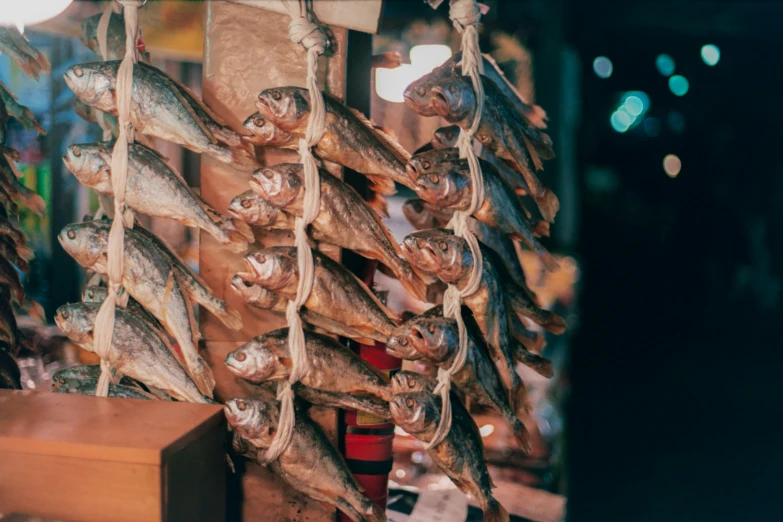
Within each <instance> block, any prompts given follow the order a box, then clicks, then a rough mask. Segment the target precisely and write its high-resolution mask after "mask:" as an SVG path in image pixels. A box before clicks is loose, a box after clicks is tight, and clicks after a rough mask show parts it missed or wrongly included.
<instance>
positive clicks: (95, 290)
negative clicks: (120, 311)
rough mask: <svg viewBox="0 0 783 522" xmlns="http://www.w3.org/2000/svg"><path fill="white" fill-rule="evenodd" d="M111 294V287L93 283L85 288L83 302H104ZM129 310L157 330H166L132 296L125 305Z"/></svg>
mask: <svg viewBox="0 0 783 522" xmlns="http://www.w3.org/2000/svg"><path fill="white" fill-rule="evenodd" d="M108 295H109V289H108V288H106V287H105V286H95V285H91V286H88V287H87V288H85V289H84V292H82V302H83V303H102V302H104V301H105V300H106V296H108ZM124 308H125V309H126V310H128V312H130V313H132V314H136V315H137V316H139V317H140V318H141V319H142V320H144V322H146V323H149V325H150V326H152V327H153V328H155V329H156V330H161V331H163V330H165V328H164V327H163V325H162V324H160V322H159V321H158V320H157V319H155V317H154V316H153V315H152V314H151V313H149V312H148V311H147V310H145V309H144V307H143V306H141V304H139V302H138V301H136V300H135V299H134V298H132V297H128V302H127V303H126V304H125V307H124Z"/></svg>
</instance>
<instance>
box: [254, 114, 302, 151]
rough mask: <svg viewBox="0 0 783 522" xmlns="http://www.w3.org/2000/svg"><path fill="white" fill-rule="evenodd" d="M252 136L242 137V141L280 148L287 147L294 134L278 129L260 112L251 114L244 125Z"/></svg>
mask: <svg viewBox="0 0 783 522" xmlns="http://www.w3.org/2000/svg"><path fill="white" fill-rule="evenodd" d="M243 125H244V127H245V128H246V129H247V130H249V131H250V132H251V133H252V136H242V141H243V142H245V143H249V144H251V145H257V146H259V147H279V146H282V145H287V144H288V143H290V142H291V140H292V139H293V134H291V133H290V132H287V131H284V130H283V129H280V128H278V127H277V126H275V124H274V123H272V120H269V119H267V118H264V117H263V116H262V115H261V113H260V112H256V113H253V114H251V115H250V116H249V117H248V118H247V119H246V120H245V123H244V124H243Z"/></svg>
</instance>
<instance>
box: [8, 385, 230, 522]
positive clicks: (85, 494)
mask: <svg viewBox="0 0 783 522" xmlns="http://www.w3.org/2000/svg"><path fill="white" fill-rule="evenodd" d="M226 441H227V437H226V425H225V418H224V417H223V411H222V407H220V406H213V405H204V404H188V403H173V402H162V401H144V400H133V399H113V398H98V397H84V396H79V395H63V394H55V393H40V392H29V391H7V390H0V513H6V514H8V513H14V512H16V513H26V514H29V515H35V516H40V517H49V518H56V519H63V520H69V521H95V522H98V521H100V522H115V521H116V522H126V521H127V522H131V521H133V522H140V521H145V522H146V521H177V522H178V521H182V520H187V521H189V522H197V521H204V522H222V521H223V520H225V512H226V500H225V498H226V486H225V483H226V467H227V466H226V456H225V455H226Z"/></svg>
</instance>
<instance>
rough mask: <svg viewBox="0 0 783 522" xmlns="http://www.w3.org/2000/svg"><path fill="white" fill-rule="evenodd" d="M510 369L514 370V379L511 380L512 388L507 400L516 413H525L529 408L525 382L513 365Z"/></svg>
mask: <svg viewBox="0 0 783 522" xmlns="http://www.w3.org/2000/svg"><path fill="white" fill-rule="evenodd" d="M511 371H512V372H514V380H513V381H512V390H511V392H510V393H509V402H510V403H511V407H512V408H513V409H514V411H515V412H516V413H518V414H519V413H527V412H528V410H529V409H530V408H529V405H528V403H527V389H525V383H524V382H522V379H520V378H519V376H518V375H517V374H516V370H514V368H513V367H512V368H511Z"/></svg>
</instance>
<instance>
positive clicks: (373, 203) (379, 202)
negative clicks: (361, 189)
mask: <svg viewBox="0 0 783 522" xmlns="http://www.w3.org/2000/svg"><path fill="white" fill-rule="evenodd" d="M367 205H368V206H369V207H370V208H371V209H373V210H375V211H376V212H377V213H378V214H380V215H381V216H383V217H386V218H387V217H389V205H388V202H387V201H386V198H385V197H383V195H382V194H379V193H377V192H370V195H369V197H368V198H367Z"/></svg>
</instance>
